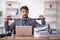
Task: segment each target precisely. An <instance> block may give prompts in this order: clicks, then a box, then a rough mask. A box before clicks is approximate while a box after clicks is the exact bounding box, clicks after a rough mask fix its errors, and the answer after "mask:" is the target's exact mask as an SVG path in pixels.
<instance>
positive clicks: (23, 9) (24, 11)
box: [20, 6, 29, 18]
mask: <svg viewBox="0 0 60 40" xmlns="http://www.w3.org/2000/svg"><path fill="white" fill-rule="evenodd" d="M20 12H21V14H22V17H23V18H27V17H28V13H29V9H28V7H27V6H22V7H21V8H20Z"/></svg>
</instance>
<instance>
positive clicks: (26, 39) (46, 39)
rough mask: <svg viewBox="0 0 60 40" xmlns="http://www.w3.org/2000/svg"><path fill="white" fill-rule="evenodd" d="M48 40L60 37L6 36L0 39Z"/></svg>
mask: <svg viewBox="0 0 60 40" xmlns="http://www.w3.org/2000/svg"><path fill="white" fill-rule="evenodd" d="M41 39H42V40H50V39H56V40H58V39H60V35H50V36H49V37H33V36H32V37H17V36H6V37H4V38H0V40H41Z"/></svg>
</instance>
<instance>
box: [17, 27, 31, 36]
mask: <svg viewBox="0 0 60 40" xmlns="http://www.w3.org/2000/svg"><path fill="white" fill-rule="evenodd" d="M16 36H32V26H16Z"/></svg>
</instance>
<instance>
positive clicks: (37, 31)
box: [34, 26, 49, 37]
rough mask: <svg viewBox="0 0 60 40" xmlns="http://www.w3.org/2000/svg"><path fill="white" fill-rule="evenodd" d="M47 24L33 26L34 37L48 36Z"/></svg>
mask: <svg viewBox="0 0 60 40" xmlns="http://www.w3.org/2000/svg"><path fill="white" fill-rule="evenodd" d="M48 36H49V33H48V26H44V27H37V28H34V37H48Z"/></svg>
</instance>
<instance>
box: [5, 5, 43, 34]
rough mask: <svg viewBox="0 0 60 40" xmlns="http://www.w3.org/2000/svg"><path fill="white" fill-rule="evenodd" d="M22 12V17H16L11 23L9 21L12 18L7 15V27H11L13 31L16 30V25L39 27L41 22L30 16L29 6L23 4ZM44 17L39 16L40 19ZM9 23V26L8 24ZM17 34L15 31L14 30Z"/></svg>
mask: <svg viewBox="0 0 60 40" xmlns="http://www.w3.org/2000/svg"><path fill="white" fill-rule="evenodd" d="M20 12H21V15H22V19H15V21H14V22H13V23H12V24H11V25H8V24H7V23H8V22H7V21H9V19H10V16H9V17H7V21H6V22H5V27H6V28H7V27H9V29H10V30H11V31H12V30H14V31H15V27H16V26H32V27H37V26H40V24H38V23H37V22H36V21H35V20H34V19H31V18H29V17H28V14H29V9H28V7H27V6H22V7H21V8H20ZM43 18H44V17H42V18H39V19H43ZM7 25H8V26H7ZM14 34H15V32H14Z"/></svg>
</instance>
